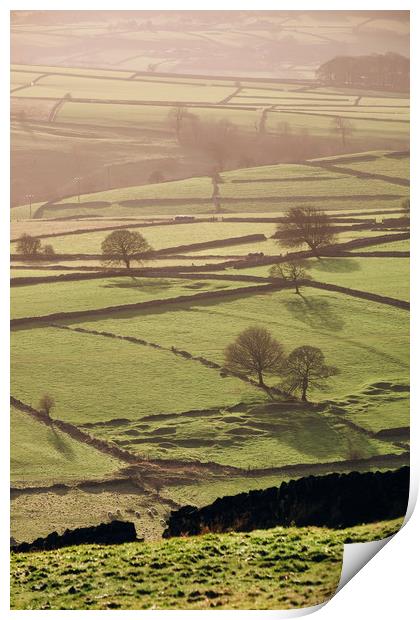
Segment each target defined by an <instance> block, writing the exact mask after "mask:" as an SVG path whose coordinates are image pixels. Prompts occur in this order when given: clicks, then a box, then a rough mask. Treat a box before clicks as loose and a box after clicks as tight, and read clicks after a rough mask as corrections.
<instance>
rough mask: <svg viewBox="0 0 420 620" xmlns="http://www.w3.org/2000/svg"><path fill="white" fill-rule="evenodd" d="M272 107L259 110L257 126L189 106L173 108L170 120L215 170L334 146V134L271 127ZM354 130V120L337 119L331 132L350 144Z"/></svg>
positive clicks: (293, 158) (291, 158)
mask: <svg viewBox="0 0 420 620" xmlns="http://www.w3.org/2000/svg"><path fill="white" fill-rule="evenodd" d="M268 113H269V108H260V109H258V110H257V112H256V113H255V122H254V126H253V127H252V125H250V126H248V127H247V128H245V127H243V126H239V125H238V124H236V123H233V122H232V121H231V120H229V119H227V118H220V117H219V118H212V117H211V116H208V117H203V116H198V114H196V113H195V112H193V111H191V110H190V109H189V108H187V107H185V106H176V107H174V108H171V109H170V111H169V114H168V122H169V126H170V127H171V130H172V131H173V133H174V137H175V139H176V141H177V142H178V144H179V145H180V146H182V147H186V148H189V149H193V150H195V151H198V152H200V154H201V155H202V156H203V157H205V158H206V159H208V160H209V161H210V162H211V163H210V166H211V167H212V169H214V170H217V171H218V172H222V171H223V170H226V169H227V168H246V167H250V166H258V165H264V164H273V163H278V162H284V161H299V160H303V159H307V158H308V157H311V156H313V157H315V156H316V155H317V154H320V153H322V152H325V148H326V147H327V145H328V148H330V144H331V137H330V136H329V135H325V136H314V135H311V134H310V132H309V131H308V130H307V129H300V130H299V131H292V129H291V127H290V125H289V123H287V122H283V123H278V124H277V126H275V127H274V126H272V124H271V127H268ZM352 132H353V126H352V125H351V123H350V121H348V120H347V119H344V118H342V117H336V118H333V120H332V124H331V131H330V134H337V135H338V137H339V139H340V142H341V145H342V146H343V147H346V146H347V143H348V140H349V138H350V136H351V134H352Z"/></svg>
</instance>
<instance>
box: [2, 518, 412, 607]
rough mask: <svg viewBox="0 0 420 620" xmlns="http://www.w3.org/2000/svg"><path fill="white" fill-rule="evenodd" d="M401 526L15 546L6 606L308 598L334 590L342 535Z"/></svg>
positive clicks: (243, 603) (222, 603)
mask: <svg viewBox="0 0 420 620" xmlns="http://www.w3.org/2000/svg"><path fill="white" fill-rule="evenodd" d="M400 527H401V519H395V520H394V521H385V522H381V523H373V524H369V525H361V526H357V527H353V528H347V529H343V530H328V529H326V528H315V527H308V528H283V527H276V528H273V529H269V530H257V531H254V532H250V533H229V534H207V535H205V536H193V537H191V538H173V539H170V540H165V541H159V542H152V543H130V544H125V545H116V546H109V547H107V548H106V549H103V548H101V547H99V546H97V545H93V546H92V545H82V546H79V547H70V548H66V549H58V550H56V551H47V552H42V553H26V554H12V557H11V562H12V564H11V571H12V572H11V608H12V609H119V608H122V609H133V610H134V609H137V610H138V609H179V608H180V605H182V608H183V609H195V610H200V609H211V608H215V607H216V608H217V609H277V610H278V609H290V608H298V607H300V608H302V607H307V606H311V605H316V604H319V603H324V602H325V601H327V600H328V599H329V598H331V597H332V596H333V594H334V593H335V591H336V589H337V585H338V582H339V580H340V575H341V570H342V559H343V545H344V542H345V543H349V542H353V543H356V542H368V541H371V540H381V539H383V538H387V537H389V536H391V535H393V534H394V533H396V532H397V531H398V530H399V528H400ZM164 568H168V570H162V569H164ZM69 575H70V577H69ZM197 575H200V577H199V578H197ZM282 575H285V576H287V577H288V579H287V580H285V579H281V578H279V576H280V577H281V576H282ZM104 583H106V591H104V586H103V584H104ZM122 583H124V584H125V585H124V586H122ZM273 583H276V587H274V588H273ZM86 584H90V587H89V588H88V589H86Z"/></svg>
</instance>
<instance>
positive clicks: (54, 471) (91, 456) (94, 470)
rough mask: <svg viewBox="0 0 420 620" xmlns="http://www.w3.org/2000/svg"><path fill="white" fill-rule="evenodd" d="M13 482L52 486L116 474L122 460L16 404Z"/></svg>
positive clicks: (12, 452)
mask: <svg viewBox="0 0 420 620" xmlns="http://www.w3.org/2000/svg"><path fill="white" fill-rule="evenodd" d="M10 428H11V463H10V469H11V483H12V485H13V486H15V485H17V486H27V485H29V486H37V485H40V486H49V485H51V484H53V483H54V482H61V483H63V482H72V481H77V480H89V479H92V478H101V477H104V476H106V475H111V474H115V472H116V471H117V470H118V469H119V468H120V467H121V463H120V462H119V461H118V460H117V459H114V458H112V457H110V456H106V455H104V454H102V453H101V452H98V450H95V449H94V448H91V447H89V446H87V445H84V444H81V443H80V442H78V441H75V440H74V439H71V438H70V437H69V436H68V435H66V434H64V433H62V432H61V431H59V430H57V429H55V428H54V427H53V426H52V427H48V426H45V424H42V423H40V422H37V421H36V420H34V419H33V418H32V417H31V416H29V415H28V414H26V413H22V412H21V411H18V410H17V409H14V408H12V410H11V418H10Z"/></svg>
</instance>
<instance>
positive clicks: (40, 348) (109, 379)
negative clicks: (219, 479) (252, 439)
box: [11, 314, 261, 434]
mask: <svg viewBox="0 0 420 620" xmlns="http://www.w3.org/2000/svg"><path fill="white" fill-rule="evenodd" d="M155 316H158V315H157V314H156V315H155ZM174 344H175V339H174ZM12 351H13V353H12V371H11V372H12V377H13V379H12V386H11V393H12V394H13V395H14V396H15V397H16V398H19V399H20V400H22V401H23V402H27V403H33V404H36V403H37V402H38V400H39V398H40V397H41V396H42V394H44V393H45V392H48V393H50V394H51V395H52V396H53V397H54V398H55V400H56V408H55V409H54V416H55V417H56V418H60V419H63V420H66V421H68V422H72V423H74V424H86V423H88V422H91V423H96V422H105V421H110V420H115V424H116V427H117V428H118V426H119V424H120V423H121V421H122V420H128V421H130V422H133V423H135V422H137V423H138V424H139V426H140V428H141V425H142V423H143V422H142V419H143V418H144V417H145V416H150V415H151V416H157V415H159V414H163V413H165V414H174V415H177V414H179V413H181V412H183V411H189V410H192V409H198V410H199V409H209V408H213V407H221V408H223V407H227V406H231V405H235V404H236V403H238V402H244V401H248V400H252V399H255V398H257V397H258V398H261V394H260V391H259V390H257V389H256V388H254V387H252V386H251V385H249V384H246V383H244V382H243V381H240V380H239V379H236V378H233V377H226V378H224V379H223V378H221V377H220V376H219V372H218V371H217V370H215V369H212V368H207V367H205V366H203V365H202V364H200V363H198V362H195V361H192V360H188V359H183V358H180V357H178V356H175V355H174V354H173V353H171V352H168V351H164V350H157V349H154V348H152V347H148V346H141V345H137V344H133V343H130V342H124V341H121V340H117V339H112V338H104V337H101V336H95V335H90V334H81V333H77V332H70V331H65V330H61V329H57V328H53V327H45V328H39V329H30V330H21V331H16V332H13V334H12ZM34 368H36V373H34V372H33V369H34ZM54 416H53V417H54ZM99 428H100V427H99ZM91 432H92V433H93V434H95V429H92V431H91Z"/></svg>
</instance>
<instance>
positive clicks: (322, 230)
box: [275, 207, 335, 256]
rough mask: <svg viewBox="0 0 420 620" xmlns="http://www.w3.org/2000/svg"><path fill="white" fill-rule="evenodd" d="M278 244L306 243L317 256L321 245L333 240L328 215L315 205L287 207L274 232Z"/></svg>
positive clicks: (299, 244)
mask: <svg viewBox="0 0 420 620" xmlns="http://www.w3.org/2000/svg"><path fill="white" fill-rule="evenodd" d="M275 236H276V237H277V240H278V243H279V245H286V246H287V247H289V248H293V247H299V246H301V245H303V244H305V243H306V244H307V245H308V246H309V247H310V249H311V250H313V252H314V253H315V255H316V256H318V251H319V249H320V248H321V247H323V246H326V245H330V244H331V243H333V242H334V241H335V235H334V229H333V227H332V225H331V219H330V217H329V216H328V215H327V214H326V213H324V211H320V210H319V209H317V208H316V207H293V208H292V209H289V211H288V212H287V214H286V217H285V219H284V221H283V222H280V223H279V225H278V227H277V232H276V234H275Z"/></svg>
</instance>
